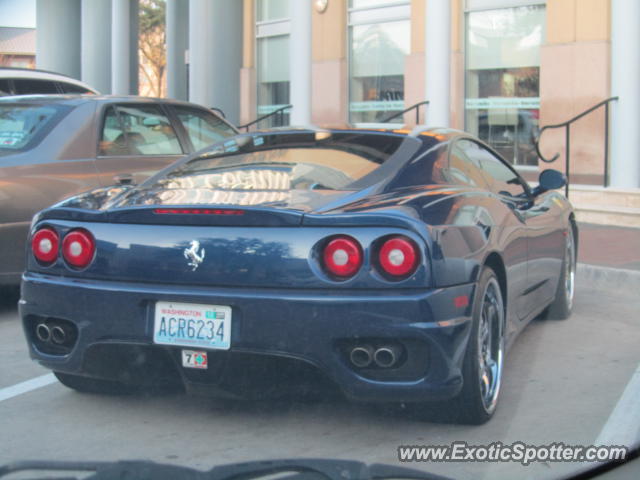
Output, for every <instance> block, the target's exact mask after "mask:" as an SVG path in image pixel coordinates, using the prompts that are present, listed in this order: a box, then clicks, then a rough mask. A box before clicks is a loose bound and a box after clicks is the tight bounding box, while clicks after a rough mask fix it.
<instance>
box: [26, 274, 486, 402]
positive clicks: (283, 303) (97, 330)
mask: <svg viewBox="0 0 640 480" xmlns="http://www.w3.org/2000/svg"><path fill="white" fill-rule="evenodd" d="M474 287H475V285H474V284H465V285H458V286H454V287H449V288H441V289H433V290H422V291H418V290H407V291H403V290H398V289H395V290H367V291H339V290H330V291H327V290H297V289H296V290H294V289H291V290H282V289H278V290H276V289H239V288H229V289H225V288H216V289H208V288H203V287H182V286H170V285H160V284H133V283H122V282H105V281H90V280H82V281H80V280H77V279H76V280H73V279H64V278H61V277H48V276H44V275H39V274H32V273H27V274H25V275H24V276H23V281H22V298H21V301H20V315H21V317H22V320H23V326H24V328H25V334H26V336H27V339H28V342H29V348H30V352H31V356H32V358H34V359H35V360H37V361H38V362H39V363H40V364H42V365H43V366H45V367H47V368H49V369H52V370H55V371H61V372H66V373H72V374H78V375H87V376H95V377H105V378H112V377H116V378H119V379H121V380H122V379H125V380H126V379H134V377H131V376H130V372H126V375H129V376H126V375H125V370H128V368H127V367H134V366H135V365H136V364H137V363H145V362H146V363H148V365H145V367H151V368H153V367H154V366H156V367H157V368H159V369H163V370H168V369H170V368H169V367H168V363H169V364H172V367H173V372H175V373H177V375H178V376H179V378H180V379H181V380H182V381H183V382H184V384H185V385H186V386H187V387H188V388H192V389H194V390H198V389H200V388H201V387H207V386H212V387H219V386H220V385H219V384H220V382H221V381H222V379H223V378H226V379H227V380H228V379H229V375H224V372H225V371H227V370H229V371H230V370H232V369H233V367H234V362H236V360H237V361H238V364H242V365H245V367H243V370H244V371H247V370H251V368H247V367H246V360H247V359H248V358H253V359H254V360H255V361H256V365H257V364H261V365H262V366H264V365H267V364H268V363H269V362H268V361H267V360H269V359H275V358H278V359H289V360H292V361H297V363H302V364H305V365H306V366H308V367H310V368H311V369H313V370H316V371H318V372H320V373H321V375H322V376H323V377H325V378H326V379H328V380H330V381H331V382H332V383H334V384H335V385H337V386H338V387H339V388H340V390H342V392H344V394H345V395H347V396H348V397H350V398H352V399H356V400H362V401H406V402H410V401H422V400H429V399H438V398H448V397H451V396H454V395H456V394H457V393H458V392H459V390H460V388H461V386H462V376H461V371H460V368H461V364H462V359H463V356H464V352H465V349H466V344H467V340H468V336H469V331H470V315H471V302H469V303H470V304H469V306H466V307H462V308H456V307H455V305H454V298H456V297H459V296H463V295H464V296H468V298H469V299H472V298H473V292H474ZM159 300H165V301H174V302H189V303H201V304H214V305H229V306H231V308H232V329H231V350H229V351H213V352H211V353H210V359H209V369H208V371H202V370H192V369H186V368H182V366H181V365H180V363H179V359H180V349H179V348H176V347H166V346H160V345H154V344H153V341H152V337H153V320H154V319H153V312H154V304H155V302H156V301H159ZM48 318H55V319H63V320H67V321H69V322H72V323H73V324H74V325H75V326H76V327H77V329H78V336H77V341H76V343H75V346H74V347H73V349H72V351H71V352H70V353H68V354H65V355H52V354H46V353H44V352H42V351H40V350H39V349H38V348H37V340H36V339H35V336H34V333H33V325H34V322H38V321H42V320H45V319H48ZM362 339H375V341H381V342H384V341H385V340H389V341H398V342H400V343H401V344H403V345H405V346H406V361H405V362H404V364H403V366H400V367H398V368H392V369H388V370H384V371H383V370H378V371H376V370H369V369H364V370H359V369H357V368H355V367H354V366H353V365H352V364H351V363H350V361H349V359H348V355H346V354H345V345H351V344H352V342H358V341H361V340H362ZM124 351H127V352H128V354H127V355H128V357H127V360H126V362H121V363H118V361H117V360H118V359H120V360H122V358H124V357H123V355H122V354H121V353H119V352H124ZM136 352H137V353H136ZM159 358H163V359H165V360H167V361H168V363H167V362H166V361H159V360H158V359H159ZM240 359H242V360H240ZM261 359H262V360H264V362H262V361H261ZM416 359H417V360H418V361H416ZM100 364H102V365H100ZM108 365H111V366H114V365H118V366H117V367H114V368H111V369H109V368H102V367H105V366H108ZM156 373H158V372H156ZM160 373H162V372H160ZM274 373H275V372H274ZM123 375H124V376H123ZM145 375H146V374H145ZM261 375H262V376H264V375H268V372H267V373H262V374H261ZM291 381H294V380H291ZM223 388H224V387H223Z"/></svg>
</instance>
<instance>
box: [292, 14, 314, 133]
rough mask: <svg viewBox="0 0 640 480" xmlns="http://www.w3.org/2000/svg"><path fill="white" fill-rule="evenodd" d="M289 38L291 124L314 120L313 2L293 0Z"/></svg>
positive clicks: (306, 122) (308, 122)
mask: <svg viewBox="0 0 640 480" xmlns="http://www.w3.org/2000/svg"><path fill="white" fill-rule="evenodd" d="M290 8H291V34H290V37H289V38H290V40H289V45H290V47H289V72H290V75H291V77H290V82H291V84H290V85H291V86H290V88H291V90H290V92H291V95H290V103H291V104H292V105H293V108H292V110H291V124H292V125H309V124H310V123H311V1H293V2H291V3H290Z"/></svg>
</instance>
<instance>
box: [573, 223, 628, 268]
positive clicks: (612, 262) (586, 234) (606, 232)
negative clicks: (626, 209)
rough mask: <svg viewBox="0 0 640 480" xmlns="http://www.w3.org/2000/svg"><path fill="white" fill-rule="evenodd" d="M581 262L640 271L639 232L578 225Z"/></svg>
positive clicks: (623, 228) (622, 228) (584, 224)
mask: <svg viewBox="0 0 640 480" xmlns="http://www.w3.org/2000/svg"><path fill="white" fill-rule="evenodd" d="M578 230H579V245H578V262H579V263H585V264H589V265H598V266H604V267H610V268H620V269H625V270H636V271H640V228H625V227H613V226H607V225H593V224H588V223H579V224H578Z"/></svg>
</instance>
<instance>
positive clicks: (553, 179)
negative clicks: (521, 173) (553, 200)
mask: <svg viewBox="0 0 640 480" xmlns="http://www.w3.org/2000/svg"><path fill="white" fill-rule="evenodd" d="M566 184H567V177H565V176H564V173H562V172H559V171H558V170H553V169H551V168H550V169H548V170H544V171H542V172H540V176H539V177H538V186H537V187H536V188H535V189H534V191H533V194H534V196H536V195H540V194H541V193H544V192H547V191H549V190H557V189H558V188H562V187H564V186H565V185H566Z"/></svg>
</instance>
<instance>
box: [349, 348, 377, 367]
mask: <svg viewBox="0 0 640 480" xmlns="http://www.w3.org/2000/svg"><path fill="white" fill-rule="evenodd" d="M349 359H350V360H351V363H352V364H353V365H355V366H356V367H358V368H365V367H368V366H369V365H371V362H372V361H373V347H371V346H370V345H363V346H360V347H354V348H353V349H351V353H350V354H349Z"/></svg>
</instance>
